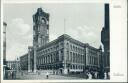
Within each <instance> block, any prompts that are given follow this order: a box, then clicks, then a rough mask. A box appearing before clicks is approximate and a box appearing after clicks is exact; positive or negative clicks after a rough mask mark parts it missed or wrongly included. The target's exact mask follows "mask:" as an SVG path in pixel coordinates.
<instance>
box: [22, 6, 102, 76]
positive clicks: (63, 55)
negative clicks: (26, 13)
mask: <svg viewBox="0 0 128 83" xmlns="http://www.w3.org/2000/svg"><path fill="white" fill-rule="evenodd" d="M33 23H34V26H33V46H29V47H28V53H27V54H25V55H24V56H21V58H20V60H21V69H22V70H28V72H36V71H37V70H53V71H58V72H59V73H62V74H68V73H72V72H84V70H86V69H89V70H98V68H99V56H100V54H101V53H100V52H101V51H99V50H98V49H97V48H94V47H92V46H90V45H89V44H87V43H82V42H80V41H78V40H76V39H73V38H72V37H70V36H69V35H67V34H63V35H61V36H59V37H58V38H57V39H55V40H53V41H51V42H49V14H48V13H45V12H44V11H43V10H42V9H41V8H38V9H37V12H36V14H34V15H33Z"/></svg>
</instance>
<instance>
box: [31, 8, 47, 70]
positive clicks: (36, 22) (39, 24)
mask: <svg viewBox="0 0 128 83" xmlns="http://www.w3.org/2000/svg"><path fill="white" fill-rule="evenodd" d="M48 42H49V14H48V13H46V12H44V11H43V10H42V8H38V9H37V12H36V13H35V14H34V15H33V49H34V56H33V58H34V59H33V63H34V65H33V72H36V69H37V65H36V56H37V48H39V47H41V46H44V45H45V44H47V43H48Z"/></svg>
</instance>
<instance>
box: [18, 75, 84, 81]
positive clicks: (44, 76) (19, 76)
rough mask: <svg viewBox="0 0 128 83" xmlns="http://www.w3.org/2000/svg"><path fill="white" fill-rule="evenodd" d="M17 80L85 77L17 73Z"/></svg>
mask: <svg viewBox="0 0 128 83" xmlns="http://www.w3.org/2000/svg"><path fill="white" fill-rule="evenodd" d="M16 79H17V80H58V79H60V80H73V79H74V80H75V79H79V80H81V79H85V78H79V77H74V76H67V75H66V76H65V75H49V78H48V79H47V78H46V74H40V75H38V74H17V78H16Z"/></svg>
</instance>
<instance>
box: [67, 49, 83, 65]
mask: <svg viewBox="0 0 128 83" xmlns="http://www.w3.org/2000/svg"><path fill="white" fill-rule="evenodd" d="M84 60H85V59H84V55H81V54H77V53H74V52H69V51H67V61H69V62H72V63H84Z"/></svg>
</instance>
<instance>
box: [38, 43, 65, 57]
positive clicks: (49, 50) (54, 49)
mask: <svg viewBox="0 0 128 83" xmlns="http://www.w3.org/2000/svg"><path fill="white" fill-rule="evenodd" d="M62 47H63V42H61V43H60V45H59V44H57V45H54V46H51V47H49V48H47V49H43V50H41V51H39V52H38V55H41V54H47V53H51V52H54V51H57V50H59V49H61V48H62Z"/></svg>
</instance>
